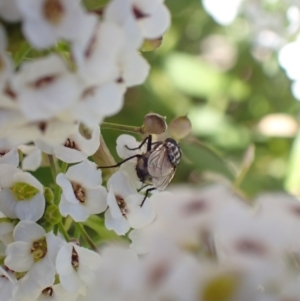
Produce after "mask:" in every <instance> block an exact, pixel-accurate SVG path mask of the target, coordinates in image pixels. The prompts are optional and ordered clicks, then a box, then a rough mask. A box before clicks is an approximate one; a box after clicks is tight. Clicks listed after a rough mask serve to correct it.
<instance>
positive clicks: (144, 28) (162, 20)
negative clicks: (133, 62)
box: [104, 0, 171, 49]
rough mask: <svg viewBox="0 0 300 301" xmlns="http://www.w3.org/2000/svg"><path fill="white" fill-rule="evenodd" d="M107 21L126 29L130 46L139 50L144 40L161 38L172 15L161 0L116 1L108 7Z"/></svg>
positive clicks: (105, 15) (105, 14) (106, 12)
mask: <svg viewBox="0 0 300 301" xmlns="http://www.w3.org/2000/svg"><path fill="white" fill-rule="evenodd" d="M104 17H105V19H106V20H110V21H114V22H117V23H118V24H119V25H120V26H122V27H123V28H124V29H125V32H126V35H127V40H128V41H130V44H129V46H130V47H132V48H134V49H138V48H139V47H140V46H141V44H142V42H143V38H147V39H156V38H159V37H161V36H162V35H163V34H164V33H165V32H166V30H167V29H168V27H169V25H170V20H171V18H170V13H169V11H168V9H167V8H166V6H165V5H164V4H163V1H161V0H153V1H151V2H149V1H145V0H114V1H111V2H110V3H109V5H108V6H107V7H106V10H105V13H104Z"/></svg>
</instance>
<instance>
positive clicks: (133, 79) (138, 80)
mask: <svg viewBox="0 0 300 301" xmlns="http://www.w3.org/2000/svg"><path fill="white" fill-rule="evenodd" d="M149 70H150V66H149V64H148V62H147V61H146V60H145V59H144V58H143V57H142V56H141V55H140V54H139V53H138V52H136V51H134V52H131V53H130V54H128V55H126V57H125V58H124V62H123V77H124V80H125V83H126V86H127V87H132V86H136V85H140V84H142V83H143V82H144V81H145V80H146V78H147V76H148V74H149Z"/></svg>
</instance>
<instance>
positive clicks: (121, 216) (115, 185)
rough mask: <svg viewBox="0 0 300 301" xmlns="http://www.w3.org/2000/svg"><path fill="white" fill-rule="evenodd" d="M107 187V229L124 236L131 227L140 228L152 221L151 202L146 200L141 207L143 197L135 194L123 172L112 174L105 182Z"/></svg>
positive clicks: (153, 214) (153, 215)
mask: <svg viewBox="0 0 300 301" xmlns="http://www.w3.org/2000/svg"><path fill="white" fill-rule="evenodd" d="M107 187H108V191H109V192H108V195H107V205H108V206H109V207H108V209H107V211H106V212H105V226H106V228H107V229H109V230H114V231H115V232H116V233H117V234H119V235H124V234H125V233H127V232H128V231H129V229H130V228H131V227H132V228H142V227H144V226H145V225H147V224H150V223H151V222H152V221H153V219H154V217H155V213H154V211H153V208H152V205H151V202H150V201H149V200H148V199H146V201H145V203H144V205H143V206H142V207H141V203H142V201H143V199H144V196H143V195H141V194H139V193H137V192H136V190H135V188H134V187H133V185H132V183H131V182H130V180H129V178H128V175H127V174H126V173H125V172H123V171H118V172H116V173H115V174H113V175H112V176H111V178H110V179H109V180H108V182H107Z"/></svg>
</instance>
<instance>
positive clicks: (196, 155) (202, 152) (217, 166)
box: [181, 140, 235, 181]
mask: <svg viewBox="0 0 300 301" xmlns="http://www.w3.org/2000/svg"><path fill="white" fill-rule="evenodd" d="M181 148H182V151H183V154H184V155H185V156H186V157H187V158H188V159H189V160H190V161H191V162H192V164H193V165H194V166H195V168H197V169H198V170H200V171H214V172H216V173H220V174H222V175H223V176H225V177H226V178H228V179H229V180H230V181H233V180H234V179H235V175H234V171H233V170H232V169H231V168H230V166H229V165H228V164H227V162H226V161H225V160H224V159H223V158H222V156H221V155H220V154H218V153H217V152H216V151H214V150H213V149H212V148H211V147H209V146H207V145H205V144H203V143H201V142H200V141H197V140H195V141H194V142H193V144H190V145H186V144H181Z"/></svg>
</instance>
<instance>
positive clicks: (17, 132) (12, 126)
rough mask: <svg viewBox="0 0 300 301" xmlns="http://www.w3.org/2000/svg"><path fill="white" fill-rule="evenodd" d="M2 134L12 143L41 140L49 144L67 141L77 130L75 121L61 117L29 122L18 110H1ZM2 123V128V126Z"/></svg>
mask: <svg viewBox="0 0 300 301" xmlns="http://www.w3.org/2000/svg"><path fill="white" fill-rule="evenodd" d="M2 117H4V120H2V124H1V121H0V135H1V137H5V138H6V139H7V140H9V141H10V142H11V143H12V144H16V145H19V144H24V143H28V142H32V141H36V140H38V141H41V142H42V143H46V144H49V145H57V144H60V143H63V142H65V141H66V139H67V138H68V136H70V135H71V134H72V133H74V131H75V130H76V128H77V126H76V125H75V124H74V123H70V122H65V121H62V120H59V119H56V118H54V119H51V120H48V121H47V122H29V121H28V120H26V119H25V118H24V117H23V115H22V114H20V112H18V111H17V110H3V111H1V110H0V119H1V118H2ZM1 125H2V128H1Z"/></svg>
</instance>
